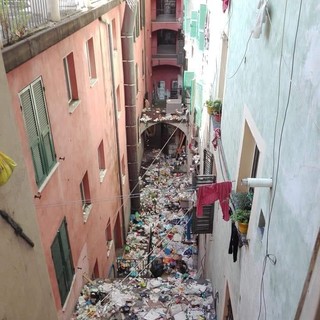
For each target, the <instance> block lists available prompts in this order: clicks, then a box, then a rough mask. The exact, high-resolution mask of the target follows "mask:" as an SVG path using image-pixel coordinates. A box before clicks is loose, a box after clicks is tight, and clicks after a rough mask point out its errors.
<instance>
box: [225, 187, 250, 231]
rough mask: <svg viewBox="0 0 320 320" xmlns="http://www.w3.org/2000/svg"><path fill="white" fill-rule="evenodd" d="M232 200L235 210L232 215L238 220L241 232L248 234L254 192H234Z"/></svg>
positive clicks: (235, 220)
mask: <svg viewBox="0 0 320 320" xmlns="http://www.w3.org/2000/svg"><path fill="white" fill-rule="evenodd" d="M231 197H232V202H233V204H234V207H235V212H234V213H233V214H232V215H231V216H230V218H231V220H232V221H233V222H237V224H238V230H239V232H240V233H243V234H246V233H247V230H248V224H249V220H250V213H251V206H252V199H253V193H252V192H250V191H249V192H234V193H232V196H231Z"/></svg>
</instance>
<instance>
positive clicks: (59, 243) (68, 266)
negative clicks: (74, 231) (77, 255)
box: [51, 219, 74, 306]
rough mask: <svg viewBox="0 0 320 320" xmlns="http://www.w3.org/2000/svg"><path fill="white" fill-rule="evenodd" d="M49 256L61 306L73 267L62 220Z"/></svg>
mask: <svg viewBox="0 0 320 320" xmlns="http://www.w3.org/2000/svg"><path fill="white" fill-rule="evenodd" d="M51 256H52V260H53V264H54V269H55V272H56V278H57V282H58V287H59V292H60V299H61V305H62V306H63V304H64V302H65V301H66V299H67V296H68V294H69V291H70V288H71V284H72V280H73V276H74V267H73V260H72V254H71V248H70V243H69V236H68V228H67V221H66V219H64V220H63V221H62V223H61V226H60V228H59V230H58V232H57V235H56V237H55V238H54V240H53V242H52V245H51Z"/></svg>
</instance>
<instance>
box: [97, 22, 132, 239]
mask: <svg viewBox="0 0 320 320" xmlns="http://www.w3.org/2000/svg"><path fill="white" fill-rule="evenodd" d="M99 21H100V22H102V23H103V24H104V25H105V26H106V27H107V29H108V37H109V55H110V64H111V79H112V92H113V95H112V96H113V109H114V110H113V113H114V123H115V128H116V130H115V131H116V132H115V133H116V144H117V160H118V161H117V162H118V163H117V164H118V179H119V188H120V204H121V217H122V237H123V242H125V239H126V224H125V222H126V220H125V215H124V203H123V188H122V176H121V159H120V145H119V126H118V110H117V98H116V96H117V94H116V85H115V76H114V72H115V70H114V61H113V49H112V41H113V39H112V32H111V28H110V24H109V23H108V22H107V21H106V20H104V19H103V18H102V17H99ZM100 37H101V34H100ZM100 44H101V38H100ZM101 48H102V46H101ZM101 55H102V56H103V54H102V52H101ZM102 63H103V61H102ZM104 83H105V79H104ZM104 87H105V86H104Z"/></svg>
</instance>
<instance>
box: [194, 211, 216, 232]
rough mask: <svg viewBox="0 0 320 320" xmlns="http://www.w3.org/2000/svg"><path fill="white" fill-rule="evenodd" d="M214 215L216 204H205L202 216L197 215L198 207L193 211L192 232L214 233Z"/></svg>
mask: <svg viewBox="0 0 320 320" xmlns="http://www.w3.org/2000/svg"><path fill="white" fill-rule="evenodd" d="M213 216H214V205H210V206H203V215H202V217H197V214H196V208H194V209H193V212H192V233H193V234H207V233H212V227H213Z"/></svg>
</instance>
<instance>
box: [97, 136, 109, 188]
mask: <svg viewBox="0 0 320 320" xmlns="http://www.w3.org/2000/svg"><path fill="white" fill-rule="evenodd" d="M98 163H99V178H100V182H102V181H103V179H104V177H105V175H106V172H107V170H106V164H105V158H104V146H103V140H102V141H101V142H100V144H99V147H98Z"/></svg>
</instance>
